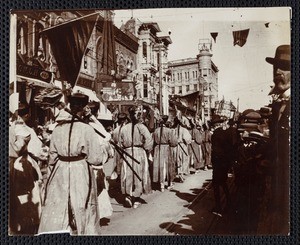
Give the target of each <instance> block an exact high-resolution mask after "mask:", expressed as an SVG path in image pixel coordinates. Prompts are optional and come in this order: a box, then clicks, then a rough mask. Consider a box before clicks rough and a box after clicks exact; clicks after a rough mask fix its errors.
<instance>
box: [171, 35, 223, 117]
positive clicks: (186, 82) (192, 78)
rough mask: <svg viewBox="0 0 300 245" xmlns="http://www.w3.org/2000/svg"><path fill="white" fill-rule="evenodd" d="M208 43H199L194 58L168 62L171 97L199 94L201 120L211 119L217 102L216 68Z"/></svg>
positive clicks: (198, 107) (198, 108)
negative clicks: (197, 51) (197, 52)
mask: <svg viewBox="0 0 300 245" xmlns="http://www.w3.org/2000/svg"><path fill="white" fill-rule="evenodd" d="M209 45H210V43H209V41H207V40H205V42H203V43H201V46H199V54H198V55H197V57H196V58H186V59H181V60H175V61H170V62H169V63H168V67H169V70H170V73H171V79H170V80H169V83H168V87H169V92H170V95H171V96H174V95H180V96H186V95H189V94H193V93H195V92H197V91H198V92H199V99H198V106H197V113H198V114H199V115H200V117H201V119H202V120H205V121H208V120H210V119H211V115H212V113H214V111H215V109H216V102H217V101H218V71H219V70H218V68H217V66H216V65H215V64H214V63H213V61H212V60H211V57H212V53H211V52H210V49H209V47H210V46H209Z"/></svg>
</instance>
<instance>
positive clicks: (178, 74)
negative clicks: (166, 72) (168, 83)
mask: <svg viewBox="0 0 300 245" xmlns="http://www.w3.org/2000/svg"><path fill="white" fill-rule="evenodd" d="M177 78H178V79H177V80H178V81H179V80H180V73H177Z"/></svg>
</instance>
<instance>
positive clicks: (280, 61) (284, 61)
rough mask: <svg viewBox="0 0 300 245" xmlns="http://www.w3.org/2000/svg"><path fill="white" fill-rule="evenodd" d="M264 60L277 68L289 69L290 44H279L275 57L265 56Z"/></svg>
mask: <svg viewBox="0 0 300 245" xmlns="http://www.w3.org/2000/svg"><path fill="white" fill-rule="evenodd" d="M266 61H267V62H268V63H270V64H272V65H276V66H278V67H279V68H281V69H283V70H285V71H290V70H291V46H290V45H280V46H278V47H277V49H276V52H275V57H274V58H271V57H267V58H266Z"/></svg>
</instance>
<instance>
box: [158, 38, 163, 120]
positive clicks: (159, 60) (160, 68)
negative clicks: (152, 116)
mask: <svg viewBox="0 0 300 245" xmlns="http://www.w3.org/2000/svg"><path fill="white" fill-rule="evenodd" d="M158 55H159V56H158V63H159V64H158V69H159V71H158V72H159V113H160V115H162V114H163V96H162V76H163V73H162V72H163V71H162V59H161V43H159V45H158Z"/></svg>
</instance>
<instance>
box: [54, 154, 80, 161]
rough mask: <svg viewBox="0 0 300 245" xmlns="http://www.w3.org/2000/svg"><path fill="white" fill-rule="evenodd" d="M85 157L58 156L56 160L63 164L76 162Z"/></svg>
mask: <svg viewBox="0 0 300 245" xmlns="http://www.w3.org/2000/svg"><path fill="white" fill-rule="evenodd" d="M85 157H86V156H85V155H79V156H60V155H58V159H59V160H61V161H63V162H76V161H80V160H83V159H85Z"/></svg>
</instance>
